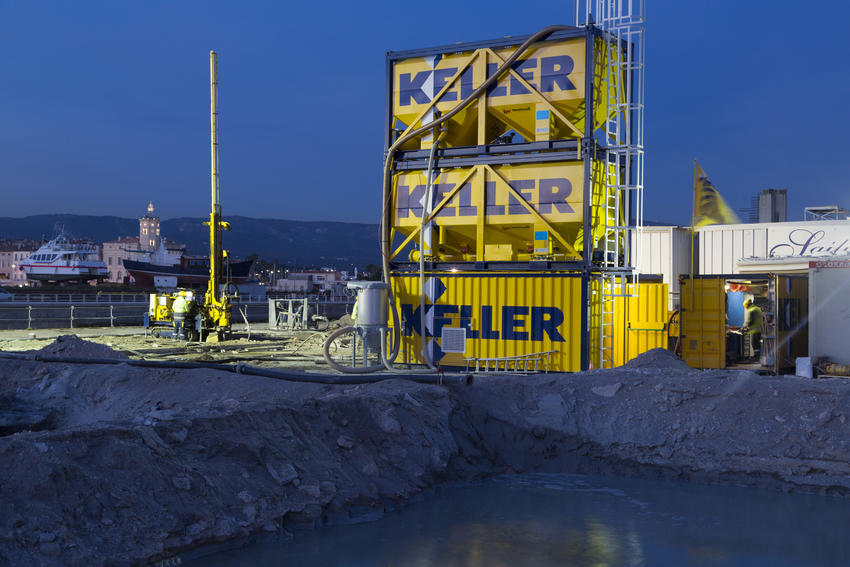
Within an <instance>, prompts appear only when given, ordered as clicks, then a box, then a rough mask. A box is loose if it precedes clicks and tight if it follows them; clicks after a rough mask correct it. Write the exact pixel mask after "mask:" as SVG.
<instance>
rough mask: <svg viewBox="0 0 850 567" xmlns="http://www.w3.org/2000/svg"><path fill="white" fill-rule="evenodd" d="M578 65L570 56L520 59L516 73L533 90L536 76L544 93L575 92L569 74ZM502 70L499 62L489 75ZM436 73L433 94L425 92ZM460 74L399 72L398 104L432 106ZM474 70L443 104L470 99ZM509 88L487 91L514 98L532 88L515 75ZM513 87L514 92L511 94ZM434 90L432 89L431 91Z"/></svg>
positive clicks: (454, 70) (489, 68)
mask: <svg viewBox="0 0 850 567" xmlns="http://www.w3.org/2000/svg"><path fill="white" fill-rule="evenodd" d="M574 67H575V63H574V62H573V58H572V57H570V56H569V55H555V56H552V57H541V58H539V59H520V60H519V61H516V62H514V64H513V67H512V68H513V70H514V71H515V72H516V73H517V74H518V75H520V76H521V77H522V78H523V79H525V80H526V81H528V84H530V85H531V86H532V87H533V88H538V87H537V86H536V84H535V76H537V77H538V78H539V80H538V81H537V83H538V84H539V85H540V86H539V89H540V91H541V92H544V93H551V92H554V91H555V90H556V89H558V90H561V91H571V90H575V88H576V86H575V85H574V84H573V82H572V81H570V78H569V75H570V73H572V72H573V68H574ZM498 68H499V64H498V63H489V64H488V65H487V76H488V77H489V76H491V75H492V74H493V73H495V72H496V70H497V69H498ZM432 73H433V75H434V82H433V92H431V93H427V92H425V90H424V87H425V83H426V82H428V78H429V77H430V76H431V74H432ZM456 73H457V67H447V68H444V69H433V70H432V69H426V70H424V71H419V72H418V73H416V74H412V73H399V76H398V104H399V106H410V105H411V104H428V103H429V102H431V97H432V96H435V95H436V94H437V93H439V92H440V91H441V90H442V89H443V87H445V86H446V84H448V82H449V81H450V80H451V78H452V77H454V76H455V74H456ZM472 75H473V70H472V67H471V66H470V67H467V68H466V69H465V70H464V72H463V73H462V74H461V76H460V81H459V82H460V94H459V95H458V89H457V88H456V87H452V88H450V89H448V90H447V91H446V92H445V93H444V94H443V96H442V98H441V99H440V101H441V102H452V101H457V100H460V99H463V98H466V97H467V96H469V94H470V93H472V91H473V90H474V89H473V87H472ZM508 82H509V85H499V83H498V81H497V82H496V83H494V84H493V85H491V86H490V88H489V89H487V96H488V97H502V96H508V95H509V94H510V95H523V94H528V89H527V88H525V86H523V84H522V83H521V82H520V81H519V80H518V79H517V78H516V77H515V76H513V75H510V81H508ZM509 87H510V92H509ZM429 90H430V89H429Z"/></svg>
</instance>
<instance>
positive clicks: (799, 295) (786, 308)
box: [762, 275, 809, 374]
mask: <svg viewBox="0 0 850 567" xmlns="http://www.w3.org/2000/svg"><path fill="white" fill-rule="evenodd" d="M773 285H774V289H773V291H774V294H773V295H774V297H775V298H776V301H775V303H774V307H775V309H776V311H775V317H774V318H773V320H772V321H771V319H770V318H768V319H767V322H768V326H767V328H766V329H765V333H764V334H765V336H763V337H762V340H764V341H765V345H768V344H769V343H768V342H767V341H769V340H771V339H773V338H774V337H775V340H776V342H775V343H774V344H772V345H770V346H772V347H773V348H769V349H768V350H767V352H768V353H769V354H771V355H772V356H773V360H771V361H770V362H771V363H772V365H773V371H774V372H775V373H776V374H781V373H782V372H784V371H786V370H788V369H791V368H794V366H795V365H796V360H797V357H798V356H807V355H808V351H809V329H808V324H807V321H808V312H809V308H808V304H809V282H808V278H807V277H806V276H802V275H800V276H776V277H775V280H774V282H773Z"/></svg>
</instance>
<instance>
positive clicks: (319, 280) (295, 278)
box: [274, 270, 342, 293]
mask: <svg viewBox="0 0 850 567" xmlns="http://www.w3.org/2000/svg"><path fill="white" fill-rule="evenodd" d="M340 282H342V274H341V273H339V272H338V271H336V270H303V271H300V272H289V274H288V275H287V276H286V278H285V279H279V280H276V281H275V285H274V289H276V290H278V291H285V292H299V293H332V292H334V291H335V290H336V288H337V287H338V286H339V284H340Z"/></svg>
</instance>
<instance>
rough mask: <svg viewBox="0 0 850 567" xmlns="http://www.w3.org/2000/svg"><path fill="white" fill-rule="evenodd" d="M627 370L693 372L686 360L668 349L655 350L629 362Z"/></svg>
mask: <svg viewBox="0 0 850 567" xmlns="http://www.w3.org/2000/svg"><path fill="white" fill-rule="evenodd" d="M624 367H625V368H664V369H668V370H682V371H687V370H692V368H691V367H690V366H688V365H687V364H686V363H685V361H684V360H682V359H681V358H679V357H678V356H676V355H675V354H673V353H672V352H670V351H669V350H667V349H663V348H654V349H652V350H648V351H646V352H644V353H642V354H639V355H638V356H636V357H634V358H633V359H631V360H630V361H628V362H627V363H626V364H625V365H624Z"/></svg>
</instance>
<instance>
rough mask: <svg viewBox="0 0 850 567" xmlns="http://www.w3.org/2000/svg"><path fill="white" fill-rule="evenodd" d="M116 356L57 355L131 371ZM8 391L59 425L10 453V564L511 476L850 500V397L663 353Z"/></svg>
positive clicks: (85, 370)
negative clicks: (386, 372)
mask: <svg viewBox="0 0 850 567" xmlns="http://www.w3.org/2000/svg"><path fill="white" fill-rule="evenodd" d="M102 346H103V345H94V346H92V343H87V341H81V340H79V339H76V340H75V339H69V338H65V337H63V338H62V339H61V340H57V341H56V342H55V343H54V344H53V345H51V347H53V348H50V349H44V350H45V351H47V352H49V353H50V354H54V355H56V354H59V355H67V356H69V357H79V356H93V357H96V358H102V357H108V356H112V355H114V356H117V355H118V354H117V353H114V351H113V354H112V355H110V354H109V353H108V352H106V351H105V350H103V349H102V348H100V347H102ZM104 348H105V347H104ZM0 376H2V377H3V380H0V400H13V401H14V404H16V405H15V407H16V408H18V410H20V411H25V412H34V414H37V415H42V416H45V417H47V416H49V419H45V420H42V421H41V422H38V423H37V424H35V422H33V423H34V425H33V429H40V430H37V431H36V430H32V429H27V428H26V427H19V428H17V429H15V430H14V432H12V431H10V430H7V434H5V435H2V436H0V460H2V462H3V463H4V464H5V465H6V466H5V470H4V473H3V475H0V510H3V513H2V514H0V564H11V565H87V566H96V565H147V564H150V563H152V562H157V561H161V560H169V559H174V558H179V556H180V554H182V553H185V552H188V551H191V550H195V549H197V548H199V547H203V546H207V545H210V544H219V543H227V542H236V541H240V540H242V539H244V538H248V537H253V536H255V535H259V534H274V535H276V536H278V537H281V536H282V537H285V536H287V534H290V533H291V532H292V530H293V529H294V528H296V527H301V526H304V525H318V524H322V523H324V522H334V521H337V520H340V521H342V520H347V519H349V518H350V517H351V516H352V515H353V514H355V513H359V512H355V511H361V512H362V511H363V510H375V509H377V510H381V509H383V508H384V507H386V506H391V505H395V504H397V503H401V502H404V501H406V500H408V499H409V498H410V497H412V496H413V495H415V494H417V493H418V492H420V491H421V490H422V489H424V488H426V487H428V486H431V485H433V484H436V483H440V482H444V481H452V480H471V479H478V478H483V477H487V476H491V475H494V474H501V473H506V472H508V473H522V472H535V471H539V472H584V473H598V472H604V473H606V474H622V475H638V476H645V477H653V478H675V479H678V480H693V481H698V482H723V483H732V484H740V485H754V486H759V487H765V486H767V487H776V488H779V489H782V490H809V491H820V492H826V493H832V494H839V495H846V494H848V491H850V444H848V443H847V442H846V439H848V438H850V423H848V410H847V409H846V408H848V407H850V382H848V381H846V380H837V379H834V380H818V381H813V380H807V379H801V378H796V377H789V376H785V377H764V376H758V375H756V374H754V373H751V372H743V371H737V372H725V371H694V370H692V369H690V368H687V367H682V366H681V361H679V360H678V359H676V358H675V357H672V356H671V355H669V353H665V352H664V351H650V352H649V353H646V354H645V355H642V356H641V357H638V359H636V360H635V361H633V363H630V364H629V365H627V366H626V367H623V368H620V369H614V370H595V371H591V372H586V373H576V374H541V375H533V376H503V375H499V376H492V375H490V376H479V377H478V378H477V379H476V381H475V383H474V384H473V385H472V386H437V385H426V384H418V383H412V382H409V381H403V380H396V379H391V378H390V379H388V380H386V381H384V382H381V383H377V384H369V385H357V386H327V385H318V384H304V383H290V382H285V381H280V380H273V379H267V378H261V377H254V376H244V375H237V374H232V373H221V372H216V371H210V370H205V369H195V370H177V369H149V368H138V367H131V366H128V365H123V364H119V365H88V364H69V363H44V362H37V361H25V360H8V359H0ZM0 403H2V402H0ZM6 403H12V402H8V401H7V402H6Z"/></svg>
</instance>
